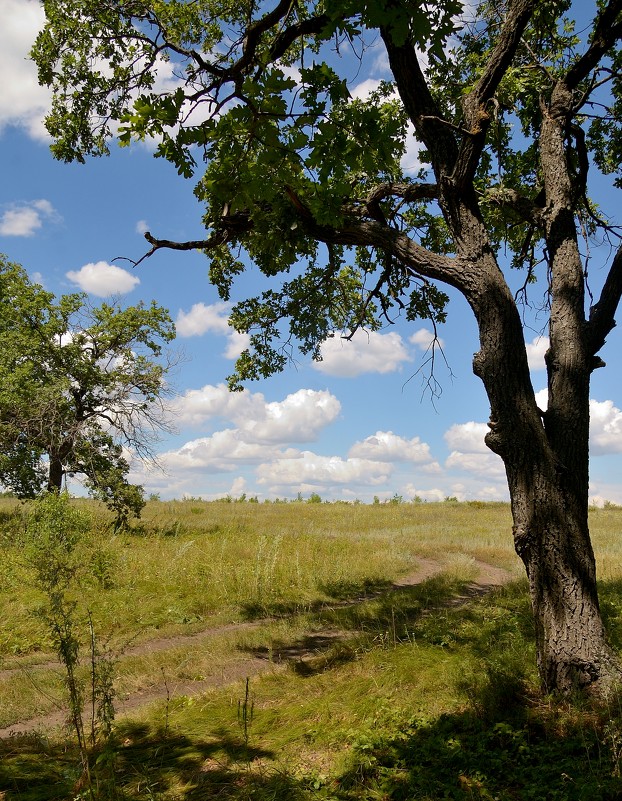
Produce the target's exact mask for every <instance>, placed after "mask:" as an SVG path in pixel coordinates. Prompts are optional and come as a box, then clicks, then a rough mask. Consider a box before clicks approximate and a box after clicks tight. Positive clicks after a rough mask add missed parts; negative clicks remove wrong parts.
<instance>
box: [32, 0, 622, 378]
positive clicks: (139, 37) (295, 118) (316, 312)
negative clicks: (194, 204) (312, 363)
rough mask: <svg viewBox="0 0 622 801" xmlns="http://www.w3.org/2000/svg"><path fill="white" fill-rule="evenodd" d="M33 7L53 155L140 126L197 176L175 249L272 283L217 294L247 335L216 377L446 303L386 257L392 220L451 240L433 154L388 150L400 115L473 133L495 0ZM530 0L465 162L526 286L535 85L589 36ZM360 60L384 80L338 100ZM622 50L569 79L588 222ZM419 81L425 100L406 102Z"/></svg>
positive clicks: (134, 0)
mask: <svg viewBox="0 0 622 801" xmlns="http://www.w3.org/2000/svg"><path fill="white" fill-rule="evenodd" d="M44 5H45V9H46V15H47V24H46V26H45V28H44V30H43V31H42V32H41V34H40V35H39V37H38V39H37V42H36V44H35V46H34V48H33V51H32V57H33V59H34V60H35V62H36V63H37V66H38V68H39V79H40V81H41V82H42V83H44V84H46V85H48V86H51V88H52V90H53V103H52V110H51V113H50V115H49V116H48V118H47V127H48V130H49V131H50V133H51V134H52V136H53V138H54V140H55V141H54V145H53V146H52V147H53V152H54V154H55V155H56V157H57V158H60V159H63V160H76V159H77V160H80V161H82V160H84V158H85V156H87V155H98V154H101V153H106V152H107V149H108V142H109V141H110V140H111V139H112V138H114V137H116V138H117V139H118V141H119V142H120V143H121V144H123V145H127V144H129V143H130V142H131V141H133V140H144V139H146V138H153V139H154V141H155V143H156V156H157V157H160V158H165V159H167V160H168V161H170V162H171V163H172V164H174V166H175V167H176V168H177V170H178V172H179V173H180V174H181V175H184V176H186V177H192V176H196V180H197V183H196V186H195V194H196V196H197V199H198V200H199V201H200V202H201V203H202V204H203V206H204V208H205V213H204V217H203V221H204V224H205V228H206V231H207V236H206V239H205V241H204V242H203V243H200V242H199V243H196V242H195V243H187V245H188V248H189V247H190V246H191V245H192V247H199V246H200V245H203V246H204V250H205V252H206V253H207V254H208V255H209V257H210V260H211V264H210V278H211V280H212V281H213V283H214V284H215V285H216V286H217V288H218V290H219V292H220V294H221V297H222V298H223V299H229V296H230V294H231V291H232V286H233V284H234V282H235V281H236V279H238V278H239V276H240V274H241V273H243V272H244V271H245V269H247V264H248V260H249V259H250V260H251V261H252V262H253V263H254V264H255V265H256V266H257V267H258V268H259V270H261V272H262V273H263V274H264V275H266V276H267V277H268V278H270V279H271V280H272V282H273V283H272V287H271V289H270V290H269V291H268V292H267V293H265V294H263V295H261V296H259V297H255V298H248V299H246V300H244V301H243V302H242V303H241V304H240V305H239V306H238V307H237V308H236V309H235V311H234V320H233V321H234V325H235V326H236V328H237V329H238V330H240V331H244V332H249V333H251V348H250V349H249V350H248V351H247V352H245V354H243V355H242V357H241V359H240V360H239V361H238V363H237V366H236V371H237V372H236V375H235V376H234V378H233V383H234V384H235V383H236V382H237V383H239V381H241V380H244V379H246V378H257V377H260V376H266V375H270V374H271V373H274V372H275V371H278V370H281V369H282V368H283V366H284V365H285V364H286V362H287V360H288V358H289V354H290V352H291V348H292V347H294V346H298V345H301V346H302V350H303V352H306V353H311V354H312V356H313V357H314V358H318V357H319V350H320V346H321V343H322V341H323V340H324V339H326V337H327V336H330V335H339V334H344V335H346V336H349V335H351V334H352V333H353V331H355V330H356V329H357V328H358V327H360V326H366V327H370V328H372V329H373V328H374V327H378V326H379V325H381V324H384V323H386V322H391V321H393V320H394V319H395V317H396V316H398V315H399V314H402V313H405V310H407V311H406V313H407V316H408V319H413V318H414V317H422V318H428V319H431V320H433V321H434V322H435V323H436V322H442V321H443V320H444V315H445V311H444V305H445V303H446V296H445V295H444V293H442V292H440V291H439V290H437V289H436V288H435V287H434V286H433V284H432V283H431V279H430V274H429V272H428V267H429V265H428V263H427V262H426V259H425V258H424V257H422V258H421V259H420V267H419V271H418V270H417V269H416V268H413V267H411V268H410V269H408V270H404V269H403V264H404V261H403V259H400V257H398V258H391V257H388V256H387V255H386V254H387V251H388V250H390V249H393V251H394V252H395V250H399V248H396V247H395V239H396V237H397V236H398V235H404V237H408V238H409V239H411V240H412V241H414V242H417V243H418V244H420V245H421V246H422V247H423V248H425V249H428V250H430V251H431V252H432V253H436V254H449V255H453V254H454V253H455V252H456V246H457V243H456V242H455V241H454V240H453V237H452V235H451V234H450V232H449V227H448V224H447V219H446V217H444V214H443V213H442V209H441V208H440V207H439V205H438V198H439V191H440V190H438V187H436V185H435V184H432V183H429V184H426V183H425V182H426V181H430V180H431V179H430V176H431V170H430V169H429V168H430V166H434V165H432V164H431V161H432V158H431V156H430V153H429V152H428V150H429V148H428V150H422V151H421V152H420V153H419V162H420V166H421V170H420V172H419V173H418V175H417V177H415V176H414V175H413V171H410V172H409V171H405V170H404V168H403V165H402V157H403V156H404V153H405V150H406V146H407V140H408V137H410V136H411V133H412V125H413V124H414V123H415V122H416V125H417V126H419V129H418V134H420V136H419V139H420V140H422V139H425V135H424V134H425V130H426V126H430V125H433V126H435V128H436V131H437V132H438V133H439V134H441V135H442V138H443V141H445V140H446V142H447V148H448V151H447V152H450V151H452V149H453V150H455V151H456V152H457V151H458V149H460V148H463V149H464V148H465V146H466V143H468V141H469V137H472V136H474V135H476V133H475V132H472V131H469V130H467V129H466V128H464V125H463V123H464V119H465V107H464V102H465V99H466V98H467V97H468V96H469V93H470V92H472V91H473V89H474V87H475V86H477V85H478V82H479V81H480V80H481V79H482V77H483V76H484V75H486V74H487V70H489V69H490V66H491V62H490V59H491V56H492V54H493V53H494V52H495V48H496V47H497V45H498V43H499V41H500V37H501V36H502V29H503V25H504V23H505V19H506V16H507V15H506V11H507V10H508V8H509V6H508V4H506V3H501V4H500V3H498V2H494V1H493V0H481V2H479V3H477V4H476V5H475V6H474V7H473V6H467V7H466V8H465V7H463V6H464V4H463V3H461V2H460V1H459V0H443V2H427V0H426V2H414V0H412V1H410V0H409V2H405V3H395V2H390V0H363V1H362V2H361V1H360V0H339V2H323V1H321V0H320V1H318V2H313V1H312V0H310V1H309V2H306V3H296V4H292V3H291V2H288V1H287V0H281V2H277V1H276V0H275V3H273V4H248V3H246V2H244V0H234V2H231V3H227V4H223V3H220V2H216V0H194V1H193V2H184V1H182V0H180V1H176V2H170V1H167V0H122V2H118V3H115V4H102V3H101V2H99V0H62V2H61V0H45V2H44ZM532 5H533V8H532V10H531V12H530V15H531V16H530V19H529V23H528V25H527V27H526V29H525V31H524V34H523V36H522V37H521V41H520V43H519V44H518V46H517V48H516V52H515V53H514V54H513V57H512V61H511V63H508V64H507V65H506V66H505V68H504V69H505V72H504V75H503V77H502V79H501V80H500V82H499V85H498V87H497V88H496V91H495V93H494V96H493V97H491V98H489V99H487V101H486V103H485V104H484V107H483V109H482V114H483V119H484V121H485V125H484V129H483V130H484V139H485V141H484V146H483V147H482V149H481V152H479V157H478V163H477V166H476V170H475V176H474V177H475V180H474V189H475V191H476V194H477V203H478V213H481V215H482V217H483V219H484V222H485V224H486V229H487V232H488V236H489V239H490V244H491V246H492V247H493V248H494V249H496V251H497V253H500V254H501V253H502V254H504V255H505V254H507V255H508V256H509V259H510V261H511V263H512V264H513V266H515V267H520V268H523V269H526V270H527V273H528V277H527V279H526V285H527V283H529V282H530V281H532V280H533V279H535V276H536V270H537V268H538V266H539V265H540V264H541V263H543V261H544V260H545V258H546V253H545V249H544V247H543V238H542V225H541V219H540V210H541V205H542V202H541V192H542V187H543V182H542V178H543V176H542V169H541V164H540V156H539V153H538V130H539V124H540V122H541V118H542V111H541V103H542V102H543V101H545V100H546V99H547V98H548V97H549V95H550V92H551V88H552V86H553V85H554V83H555V80H556V78H557V77H558V76H560V75H562V74H564V73H565V72H566V71H568V70H569V69H571V68H572V65H573V64H574V63H576V61H577V59H578V58H579V57H580V54H581V52H582V48H584V47H585V44H586V42H585V41H581V35H580V33H579V32H578V30H577V25H576V23H575V21H573V20H572V18H571V14H570V10H571V3H570V2H569V0H547V2H545V3H535V4H532ZM601 5H602V4H601ZM594 11H595V13H596V8H595V9H594ZM583 38H584V39H586V38H587V35H586V36H584V37H583ZM389 40H390V41H391V43H392V44H391V47H390V49H391V51H392V54H393V55H392V58H393V59H398V58H402V57H403V58H404V60H405V61H407V63H408V70H409V79H408V80H409V86H404V85H402V86H399V91H398V84H399V80H398V79H397V77H396V75H395V69H394V67H395V64H394V63H389V62H390V59H388V58H387V50H386V49H384V48H383V47H382V46H380V47H378V49H377V51H373V50H372V48H373V47H375V46H377V45H378V44H379V43H380V44H381V45H382V42H383V41H384V42H385V43H386V42H387V41H389ZM423 52H425V58H421V59H418V56H419V54H421V53H423ZM370 53H374V55H373V56H370ZM400 53H402V56H400ZM348 57H350V58H351V60H352V63H351V64H350V65H349V66H348ZM370 58H375V59H376V60H378V59H382V58H384V59H385V60H386V61H387V70H386V75H388V76H389V79H388V80H386V81H383V82H378V85H374V86H372V88H373V91H370V92H369V93H368V94H367V95H361V94H360V93H357V96H354V97H353V96H352V94H351V91H350V90H351V88H352V86H353V85H354V84H355V83H356V82H357V81H360V79H361V78H362V77H364V74H365V72H364V70H365V67H366V66H368V65H369V64H370ZM621 58H622V57H621V56H620V53H619V48H617V47H613V48H611V54H610V56H608V58H607V59H605V60H604V61H603V63H602V64H601V65H599V66H598V67H597V68H596V69H595V70H594V71H593V72H592V73H591V74H590V75H589V76H588V77H587V78H586V79H585V80H584V81H582V82H581V84H580V86H579V87H578V89H577V91H578V92H583V93H584V98H583V103H584V109H583V111H584V112H585V114H584V116H583V118H578V122H579V123H580V124H575V123H574V122H573V123H572V124H570V123H569V127H568V159H569V161H570V162H572V168H573V176H572V177H573V184H574V187H573V194H574V207H575V213H576V216H577V218H578V220H579V222H580V225H581V229H582V230H583V231H584V232H585V233H586V234H587V235H589V234H591V233H593V232H594V230H595V228H596V227H597V226H598V225H603V227H604V222H605V221H604V220H602V219H600V218H599V217H598V213H597V209H596V207H595V206H594V204H593V203H592V202H591V201H590V199H589V197H588V195H587V192H586V181H587V168H586V163H587V162H586V158H585V155H586V152H587V151H586V147H589V148H590V149H591V151H592V152H593V154H594V159H595V161H596V164H597V165H598V166H599V167H600V168H601V170H602V171H603V172H605V173H607V172H615V171H617V170H618V168H619V164H620V163H622V159H621V158H619V156H620V153H621V152H622V145H621V144H620V143H621V142H622V133H621V131H622V128H621V124H620V122H619V121H620V119H622V116H621V114H620V108H619V106H620V102H621V101H620V94H621V92H620V79H619V77H618V76H619V62H620V59H621ZM418 60H420V62H421V64H418V63H417V62H418ZM101 65H106V69H101V68H100V67H101ZM419 68H421V73H419V72H418V70H419ZM391 72H393V75H391ZM372 84H375V82H374V81H371V82H370V86H371V85H372ZM428 91H429V93H430V96H429V102H428V101H427V100H426V101H425V102H423V101H421V98H425V96H426V92H428ZM409 93H412V94H413V96H415V95H416V96H417V97H418V98H419V99H420V100H418V101H416V102H417V103H419V102H422V106H421V109H419V112H421V110H422V109H423V111H424V112H425V108H428V107H429V109H431V110H432V111H431V112H430V113H427V112H426V113H423V114H422V115H420V116H419V118H417V119H415V117H416V115H414V114H413V113H412V109H409V108H408V106H409V100H408V97H409ZM413 102H414V101H413ZM411 105H412V103H411ZM424 107H425V108H424ZM439 115H441V117H442V118H441V119H439ZM434 120H435V121H434ZM583 129H585V131H584V130H583ZM435 138H437V137H435ZM452 158H453V159H455V153H454V156H452V157H451V158H450V159H449V160H450V161H451V159H452ZM202 164H204V165H205V166H204V167H202ZM201 169H202V170H203V171H202V174H199V175H197V173H198V172H199V171H200V170H201ZM448 177H450V176H448ZM452 180H453V179H452ZM446 189H447V188H446V187H445V191H446ZM374 225H375V226H376V228H375V229H373V226H374ZM380 227H382V235H381V234H380V233H379V231H380V230H381V228H380ZM355 229H356V230H355ZM372 229H373V233H374V236H372ZM391 237H393V238H392V239H391ZM150 241H151V240H150ZM162 242H166V240H162ZM169 244H170V243H169ZM182 245H183V243H182ZM162 246H167V245H162ZM154 247H156V248H157V247H159V245H157V244H156V245H155V246H154ZM411 264H412V260H411ZM292 273H293V274H294V275H293V277H292V275H291V274H292ZM303 273H304V275H303ZM285 276H287V278H286V277H285ZM543 277H544V276H543ZM435 279H436V277H435V276H433V277H432V280H435ZM441 280H445V276H443V277H442V278H441ZM544 280H545V281H546V280H547V279H546V277H544ZM449 283H451V280H450V281H449ZM301 298H302V301H301ZM344 309H346V310H347V312H346V313H344Z"/></svg>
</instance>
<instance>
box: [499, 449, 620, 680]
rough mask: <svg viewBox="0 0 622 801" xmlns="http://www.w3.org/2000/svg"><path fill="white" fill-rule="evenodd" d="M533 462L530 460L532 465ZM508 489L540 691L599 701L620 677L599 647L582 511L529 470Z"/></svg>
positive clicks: (609, 654) (601, 636)
mask: <svg viewBox="0 0 622 801" xmlns="http://www.w3.org/2000/svg"><path fill="white" fill-rule="evenodd" d="M527 448H529V446H528V445H527ZM538 462H539V459H538V456H537V455H536V454H534V458H533V464H535V465H537V464H538ZM512 484H513V486H512ZM525 487H528V488H529V489H528V490H527V492H526V491H525V489H524V488H525ZM510 488H511V495H512V512H513V516H514V539H515V545H516V551H517V553H518V555H519V556H520V557H521V559H522V560H523V563H524V565H525V569H526V571H527V576H528V578H529V590H530V595H531V603H532V608H533V614H534V624H535V632H536V651H537V662H538V670H539V674H540V679H541V683H542V687H543V689H544V691H545V692H552V691H557V692H561V693H563V694H568V693H571V692H572V691H574V690H578V689H584V688H589V689H590V690H591V691H595V692H601V693H605V694H606V693H607V692H608V691H609V690H610V689H611V685H612V684H613V682H615V681H619V680H620V678H621V676H622V674H621V672H620V667H619V664H618V661H617V658H616V656H615V654H614V653H613V651H612V649H611V648H610V647H609V645H608V644H607V641H606V636H605V630H604V627H603V623H602V619H601V614H600V608H599V604H598V595H597V589H596V567H595V561H594V553H593V550H592V545H591V542H590V536H589V530H588V521H587V513H586V512H584V511H583V508H582V507H583V503H582V502H579V503H577V502H576V499H573V498H571V497H569V495H568V493H567V492H564V491H563V490H562V489H561V488H560V487H559V485H558V480H557V478H556V477H555V476H552V475H548V476H547V475H544V474H542V473H538V472H537V469H536V472H535V474H534V472H532V473H531V475H529V476H524V475H523V476H522V477H521V480H520V481H519V482H516V481H514V482H512V483H511V485H510ZM580 500H581V501H582V499H580Z"/></svg>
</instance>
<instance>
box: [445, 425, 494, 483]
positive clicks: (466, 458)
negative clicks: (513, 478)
mask: <svg viewBox="0 0 622 801" xmlns="http://www.w3.org/2000/svg"><path fill="white" fill-rule="evenodd" d="M487 431H488V426H487V425H486V423H475V422H473V421H470V422H468V423H456V424H455V425H453V426H451V428H449V429H448V430H447V431H446V432H445V435H444V436H445V442H446V443H447V445H448V447H449V448H451V453H450V454H449V456H448V457H447V460H446V462H445V467H446V468H447V469H448V470H452V469H457V470H460V471H464V472H466V473H469V474H470V475H471V476H478V477H483V476H488V477H489V478H492V479H502V478H503V477H504V476H505V469H504V467H503V462H502V461H501V459H500V458H499V456H497V455H496V454H495V453H493V452H492V451H491V450H490V449H489V448H487V447H486V444H485V442H484V437H485V435H486V433H487Z"/></svg>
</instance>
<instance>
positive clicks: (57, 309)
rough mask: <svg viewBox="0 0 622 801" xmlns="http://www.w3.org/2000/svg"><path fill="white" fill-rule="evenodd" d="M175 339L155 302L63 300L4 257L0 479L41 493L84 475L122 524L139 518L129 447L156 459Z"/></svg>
mask: <svg viewBox="0 0 622 801" xmlns="http://www.w3.org/2000/svg"><path fill="white" fill-rule="evenodd" d="M174 336H175V330H174V326H173V323H172V321H171V319H170V317H169V314H168V312H167V311H166V310H165V309H163V308H162V307H160V306H158V305H156V304H155V303H152V304H151V306H148V307H146V306H144V305H143V304H138V305H137V306H130V307H127V308H125V309H123V308H121V307H120V306H119V305H117V304H109V303H104V304H102V305H101V306H99V307H91V306H89V305H88V304H87V302H86V298H85V296H84V295H82V294H72V295H63V296H62V297H60V298H58V299H56V298H55V296H54V295H53V294H52V293H51V292H47V291H46V290H44V289H43V287H41V286H40V285H39V284H33V283H31V282H30V280H29V279H28V276H27V274H26V272H25V271H24V270H23V269H22V268H21V267H20V266H19V265H16V264H12V263H10V262H8V261H7V260H6V259H5V258H4V257H0V450H1V453H0V482H2V484H4V486H6V487H9V488H10V489H11V490H13V491H14V492H15V494H16V495H17V496H18V497H22V498H23V497H35V496H36V495H38V494H39V493H40V492H41V491H42V490H43V489H44V488H47V489H49V490H54V491H58V490H60V488H61V486H62V482H63V480H64V478H65V477H66V476H73V475H78V476H82V477H83V479H84V480H85V483H86V485H87V486H88V487H89V489H90V490H91V491H92V493H93V494H94V495H96V496H97V497H100V498H102V500H104V501H105V502H106V504H107V505H108V506H109V507H110V508H111V509H113V510H114V511H115V512H116V513H117V522H118V523H124V522H126V521H127V518H128V515H139V514H140V511H141V509H142V507H143V505H144V500H143V492H142V488H141V487H138V486H133V485H131V484H129V483H128V481H127V475H128V473H129V470H130V465H129V462H128V456H127V449H129V450H131V451H134V452H135V453H136V454H137V455H138V456H139V457H147V458H150V457H151V445H152V444H153V442H154V441H155V439H156V438H157V435H158V432H159V431H160V430H166V428H167V421H166V415H165V410H164V407H163V400H164V398H165V397H166V395H167V385H166V382H165V379H166V374H167V371H168V369H169V366H170V363H168V362H167V361H166V360H164V361H162V359H161V358H159V357H161V356H162V347H163V345H164V344H165V343H168V342H170V341H172V339H173V338H174Z"/></svg>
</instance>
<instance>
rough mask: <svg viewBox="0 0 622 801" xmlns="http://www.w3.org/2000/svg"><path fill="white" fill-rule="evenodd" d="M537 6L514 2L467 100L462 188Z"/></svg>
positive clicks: (529, 0) (459, 171) (458, 169)
mask: <svg viewBox="0 0 622 801" xmlns="http://www.w3.org/2000/svg"><path fill="white" fill-rule="evenodd" d="M534 5H535V0H513V2H511V3H510V6H509V8H508V11H507V14H506V17H505V22H504V24H503V28H502V29H501V34H500V35H499V38H498V39H497V42H496V44H495V46H494V48H493V50H492V53H491V54H490V57H489V59H488V62H487V64H486V67H485V69H484V72H483V73H482V75H481V76H480V78H479V80H478V81H477V83H476V84H475V86H474V87H473V89H472V90H471V91H470V92H469V94H468V95H467V96H466V97H465V99H464V101H463V104H462V105H463V110H464V118H465V124H466V125H465V127H466V128H467V130H468V134H467V135H466V136H463V137H462V141H461V144H460V151H459V153H458V158H457V160H456V166H455V170H454V174H453V179H454V181H455V183H456V184H457V186H459V187H463V186H465V185H466V184H467V182H470V181H471V180H472V179H473V176H474V175H475V171H476V169H477V165H478V163H479V159H480V156H481V153H482V149H483V148H484V145H485V143H486V132H487V130H488V127H489V125H490V115H489V113H488V110H487V108H486V107H487V105H488V103H489V101H490V100H491V99H492V98H493V97H494V94H495V92H496V91H497V88H498V86H499V83H500V82H501V79H502V78H503V76H504V75H505V73H506V71H507V69H508V67H509V66H510V64H511V63H512V59H513V58H514V55H515V53H516V50H517V48H518V45H519V43H520V41H521V37H522V35H523V33H524V31H525V28H526V27H527V24H528V22H529V19H530V18H531V15H532V13H533V9H534Z"/></svg>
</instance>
